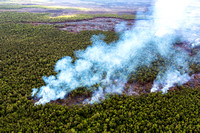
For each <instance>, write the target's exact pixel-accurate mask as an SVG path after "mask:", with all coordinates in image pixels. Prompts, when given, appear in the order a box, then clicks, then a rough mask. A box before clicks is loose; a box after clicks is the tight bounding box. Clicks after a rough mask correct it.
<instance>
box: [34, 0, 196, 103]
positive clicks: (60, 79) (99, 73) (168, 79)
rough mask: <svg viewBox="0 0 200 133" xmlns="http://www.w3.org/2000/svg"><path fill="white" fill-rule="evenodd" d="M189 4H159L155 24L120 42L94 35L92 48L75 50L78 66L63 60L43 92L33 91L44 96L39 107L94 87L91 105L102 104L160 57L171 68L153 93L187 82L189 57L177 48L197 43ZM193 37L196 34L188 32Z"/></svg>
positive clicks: (139, 26) (177, 0) (173, 0)
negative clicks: (176, 45)
mask: <svg viewBox="0 0 200 133" xmlns="http://www.w3.org/2000/svg"><path fill="white" fill-rule="evenodd" d="M192 2H197V0H193V1H192ZM190 3H191V0H168V1H165V0H157V2H156V4H155V7H154V12H153V15H152V17H153V20H149V21H138V22H137V23H136V25H135V26H134V27H132V29H131V30H129V31H125V32H124V33H122V34H121V35H120V39H119V41H118V42H113V43H110V44H106V43H105V42H104V41H103V40H104V38H105V37H104V36H103V35H99V36H97V35H94V36H93V37H92V38H91V41H92V44H93V45H92V46H89V47H88V48H87V49H86V50H79V51H76V52H75V55H76V57H77V60H76V61H75V63H72V58H71V57H69V56H67V57H63V58H62V59H60V60H59V61H58V62H57V63H56V65H55V71H56V72H57V73H58V74H57V76H56V77H55V76H49V77H43V80H44V81H45V83H46V86H43V87H41V88H40V89H39V92H38V93H37V91H38V90H37V89H36V88H34V89H33V92H32V96H34V95H36V97H38V98H41V99H40V100H39V101H38V102H37V103H36V104H45V103H47V102H49V101H50V100H56V99H58V98H61V99H63V98H64V96H65V95H66V94H67V93H69V92H71V91H73V90H75V89H76V88H78V87H86V88H88V89H89V88H90V87H92V86H93V85H95V84H99V85H100V87H99V88H98V89H97V90H96V91H94V94H93V96H92V98H91V101H89V100H88V99H87V100H86V101H85V102H87V101H88V102H89V103H94V102H98V101H99V99H100V98H102V99H104V97H105V96H104V95H105V94H108V93H112V94H113V93H117V94H121V93H122V91H123V88H124V85H125V84H126V83H127V81H128V79H129V77H130V74H131V73H132V72H134V71H135V70H136V68H137V67H139V66H143V65H147V66H149V65H150V64H151V62H153V61H155V60H156V59H157V56H158V55H159V56H161V57H162V58H164V60H165V63H166V66H165V67H164V68H163V69H162V70H161V71H160V72H159V74H158V76H157V78H156V80H155V81H154V85H153V88H152V90H151V91H152V92H154V91H158V90H159V89H161V90H162V91H163V92H164V93H165V92H167V90H168V89H169V88H170V87H172V86H174V85H175V84H177V83H178V84H180V85H181V84H183V83H185V82H187V81H188V80H189V79H190V77H189V75H188V73H189V72H190V70H189V67H188V65H189V64H188V60H190V56H189V55H187V54H186V53H184V52H181V51H180V50H178V49H176V48H174V46H173V44H174V42H176V41H177V38H179V39H181V40H182V41H188V42H191V43H193V42H194V39H197V38H195V37H193V39H191V40H188V39H186V38H185V37H187V36H188V29H190V28H191V25H193V26H194V25H195V26H196V23H195V22H193V21H194V20H191V22H190V23H187V20H188V19H190V17H192V18H193V16H191V15H190V14H191V12H192V9H191V7H190V6H191V5H190ZM169 7H170V8H169ZM185 16H187V18H185ZM192 18H191V19H192ZM186 23H187V25H185V24H186ZM189 33H196V31H195V30H194V31H192V30H189ZM197 60H198V59H197ZM36 93H37V94H36Z"/></svg>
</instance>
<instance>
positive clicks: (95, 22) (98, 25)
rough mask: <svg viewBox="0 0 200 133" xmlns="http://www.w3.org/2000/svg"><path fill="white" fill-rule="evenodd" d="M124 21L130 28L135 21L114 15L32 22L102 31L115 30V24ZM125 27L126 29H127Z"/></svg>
mask: <svg viewBox="0 0 200 133" xmlns="http://www.w3.org/2000/svg"><path fill="white" fill-rule="evenodd" d="M122 22H126V29H130V28H131V27H132V26H133V25H134V23H135V21H134V20H133V19H130V20H127V19H121V18H112V17H97V18H93V19H85V20H76V21H72V20H68V21H65V22H50V23H41V22H36V23H31V24H33V25H41V24H44V25H56V27H57V29H59V30H66V31H68V32H73V33H78V32H80V31H82V30H90V31H91V30H102V31H114V29H115V26H116V25H117V24H120V23H122ZM126 29H124V30H126Z"/></svg>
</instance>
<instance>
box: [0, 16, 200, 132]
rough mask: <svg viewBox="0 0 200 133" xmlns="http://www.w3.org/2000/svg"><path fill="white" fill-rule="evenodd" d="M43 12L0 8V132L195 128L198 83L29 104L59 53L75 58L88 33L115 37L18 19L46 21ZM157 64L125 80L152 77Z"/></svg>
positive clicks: (199, 123) (199, 108) (112, 37)
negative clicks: (94, 99) (95, 99)
mask: <svg viewBox="0 0 200 133" xmlns="http://www.w3.org/2000/svg"><path fill="white" fill-rule="evenodd" d="M43 17H44V18H43ZM45 17H46V14H32V13H16V12H5V13H0V132H12V131H14V132H72V133H73V132H91V133H94V132H169V133H170V132H177V133H178V132H200V115H199V112H200V87H198V88H197V89H193V88H186V87H183V86H179V87H178V88H179V91H173V92H169V93H167V94H165V95H163V94H161V93H150V94H142V95H141V96H137V97H133V96H126V95H113V96H111V97H110V98H109V99H107V100H105V101H103V102H102V103H100V104H93V105H80V106H79V105H73V106H62V105H59V104H54V103H48V104H45V105H44V106H43V105H38V106H34V102H33V99H32V98H31V91H32V89H33V88H39V87H41V86H43V85H44V82H43V80H42V76H50V75H55V72H54V65H55V63H56V62H57V60H59V59H61V58H62V57H63V56H72V57H73V58H74V59H75V56H74V54H73V52H74V51H75V50H78V49H85V48H86V47H87V46H89V45H91V41H90V38H91V37H92V35H93V34H97V35H98V34H100V33H101V34H104V35H105V36H106V38H105V41H106V42H112V41H116V40H117V39H118V35H116V34H115V33H114V32H112V31H107V32H103V31H81V32H80V33H78V34H74V33H69V32H66V31H60V30H57V29H56V28H55V27H54V26H53V25H38V26H34V25H31V24H23V23H22V22H24V21H25V22H35V21H46V20H45ZM162 64H163V62H162V59H160V60H158V61H156V62H153V63H152V67H151V68H148V67H142V68H138V71H137V73H134V74H133V75H132V77H131V79H130V81H129V82H135V81H136V82H140V83H141V84H145V83H146V82H151V81H153V80H154V79H155V77H156V75H157V73H158V69H159V68H157V67H156V66H158V65H162ZM191 68H192V69H193V71H192V73H195V72H200V70H199V68H200V67H199V66H197V65H196V64H191ZM143 73H146V74H145V75H144V74H143ZM73 93H75V94H79V95H81V94H82V93H85V92H84V91H82V90H80V93H78V92H72V94H73Z"/></svg>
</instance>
